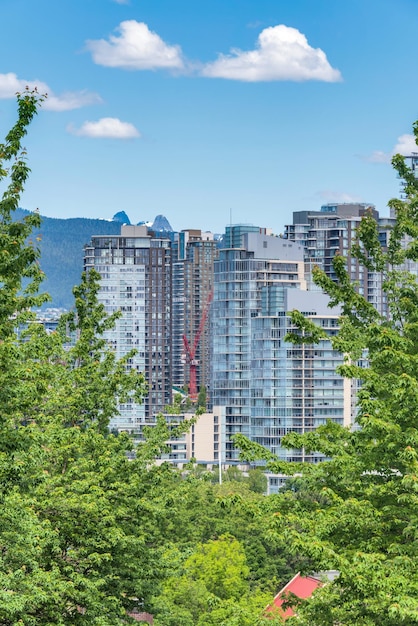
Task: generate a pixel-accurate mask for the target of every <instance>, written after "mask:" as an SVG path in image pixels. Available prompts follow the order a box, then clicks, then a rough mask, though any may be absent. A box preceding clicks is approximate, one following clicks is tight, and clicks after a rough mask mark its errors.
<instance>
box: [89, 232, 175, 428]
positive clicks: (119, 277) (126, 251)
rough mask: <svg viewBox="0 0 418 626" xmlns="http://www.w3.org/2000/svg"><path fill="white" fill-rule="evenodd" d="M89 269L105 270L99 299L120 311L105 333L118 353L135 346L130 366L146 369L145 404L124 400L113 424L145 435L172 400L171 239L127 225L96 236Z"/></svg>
mask: <svg viewBox="0 0 418 626" xmlns="http://www.w3.org/2000/svg"><path fill="white" fill-rule="evenodd" d="M84 265H85V269H86V271H88V270H89V269H90V268H93V267H94V268H95V269H96V270H97V271H98V272H99V274H100V276H101V282H100V291H99V294H98V300H99V302H101V303H102V304H103V305H104V307H105V310H106V312H108V313H113V312H114V311H119V310H120V311H121V313H122V316H121V317H120V319H118V320H117V322H116V326H115V328H114V329H113V330H111V331H107V332H106V339H107V340H108V342H109V343H110V345H111V346H112V347H113V349H114V350H115V353H116V355H117V356H118V357H122V356H125V355H126V354H127V353H128V352H129V351H130V350H132V349H135V350H136V354H135V356H133V357H132V358H131V359H130V360H129V363H128V367H130V368H135V369H136V370H137V371H138V372H143V373H144V375H145V378H146V380H147V383H148V394H147V395H146V397H145V398H144V402H143V404H136V403H135V402H133V401H128V402H127V403H124V404H120V406H119V411H120V415H119V416H117V417H115V418H114V419H113V420H112V421H111V423H110V428H115V429H118V430H127V431H130V432H133V433H134V434H137V435H140V432H141V427H142V425H143V424H144V423H146V422H152V421H153V418H154V415H155V414H156V413H158V412H159V411H162V410H163V409H164V407H165V406H166V405H167V404H170V402H171V384H172V374H171V334H172V333H171V323H172V316H171V299H172V298H171V289H172V259H171V242H170V240H169V239H167V238H164V237H152V236H150V235H149V234H148V229H147V227H146V226H122V227H121V234H120V235H119V236H110V237H109V236H107V235H106V236H104V235H100V236H93V237H92V238H91V242H90V244H89V245H88V246H86V248H85V258H84Z"/></svg>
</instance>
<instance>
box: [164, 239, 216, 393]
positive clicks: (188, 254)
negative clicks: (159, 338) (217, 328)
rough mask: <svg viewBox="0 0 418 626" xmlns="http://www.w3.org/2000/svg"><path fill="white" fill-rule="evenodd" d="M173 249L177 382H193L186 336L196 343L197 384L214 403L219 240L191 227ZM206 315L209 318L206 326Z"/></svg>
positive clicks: (179, 385)
mask: <svg viewBox="0 0 418 626" xmlns="http://www.w3.org/2000/svg"><path fill="white" fill-rule="evenodd" d="M173 250H174V260H173V311H172V312H173V333H172V357H173V384H174V386H175V387H181V388H184V387H187V386H189V384H190V362H189V357H188V355H187V354H186V351H185V346H184V341H183V336H185V337H186V338H187V341H188V343H189V345H190V346H191V347H193V346H194V344H195V342H196V353H195V354H194V359H193V360H194V361H195V363H196V386H197V389H198V390H199V389H200V388H201V387H202V386H204V387H205V389H206V392H207V399H208V404H209V405H210V403H211V386H212V385H211V362H210V357H211V333H210V324H209V319H208V318H209V313H210V311H209V309H210V301H211V296H212V292H213V268H214V261H215V260H216V259H217V257H218V242H217V241H215V240H214V236H213V234H212V233H210V232H202V231H201V230H197V229H187V230H183V231H181V232H180V233H178V235H177V236H176V242H175V244H174V247H173ZM204 317H206V318H207V320H206V323H205V324H203V325H202V321H204ZM199 330H201V332H200V336H198V335H199Z"/></svg>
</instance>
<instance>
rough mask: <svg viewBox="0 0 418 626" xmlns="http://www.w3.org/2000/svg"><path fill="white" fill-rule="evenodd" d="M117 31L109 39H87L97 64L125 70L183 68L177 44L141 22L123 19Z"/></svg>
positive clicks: (88, 47) (88, 46)
mask: <svg viewBox="0 0 418 626" xmlns="http://www.w3.org/2000/svg"><path fill="white" fill-rule="evenodd" d="M116 31H117V32H119V33H120V34H119V36H116V35H110V37H109V41H106V40H104V39H98V40H89V41H87V42H86V45H87V49H88V50H89V51H90V52H91V54H92V57H93V61H94V62H95V63H97V64H98V65H105V66H107V67H121V68H123V69H127V70H155V69H163V68H165V69H177V70H179V69H183V68H184V61H183V57H182V52H181V48H180V46H170V45H168V44H166V43H165V42H164V41H163V40H162V39H161V37H160V36H159V35H157V33H154V32H152V31H151V30H149V28H148V26H147V25H146V24H144V22H137V21H135V20H126V21H125V22H121V23H120V24H119V26H118V28H117V29H116Z"/></svg>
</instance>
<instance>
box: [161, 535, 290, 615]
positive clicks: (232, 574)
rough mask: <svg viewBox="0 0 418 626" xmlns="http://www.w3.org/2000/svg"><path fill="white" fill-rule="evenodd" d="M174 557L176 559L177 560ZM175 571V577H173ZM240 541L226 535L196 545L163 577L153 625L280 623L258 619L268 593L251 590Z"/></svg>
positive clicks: (269, 596) (268, 597) (267, 598)
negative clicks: (169, 575)
mask: <svg viewBox="0 0 418 626" xmlns="http://www.w3.org/2000/svg"><path fill="white" fill-rule="evenodd" d="M178 558H179V556H178ZM179 572H180V574H179ZM249 572H250V570H249V568H248V566H247V564H246V557H245V553H244V550H243V547H242V546H241V544H240V542H239V541H237V540H236V539H235V538H234V537H232V536H229V535H223V536H220V537H219V539H217V540H210V541H208V542H206V543H202V544H198V545H197V546H196V547H195V550H194V551H193V552H192V554H191V555H190V556H188V557H187V558H186V559H185V560H184V562H183V563H182V564H181V565H180V567H179V571H178V572H177V574H176V575H174V576H173V577H172V578H169V579H168V581H167V582H166V584H165V587H164V594H163V595H162V596H160V597H159V598H158V601H157V615H156V619H155V623H156V625H157V626H177V624H182V626H212V625H213V626H215V625H221V624H223V625H224V626H256V625H259V626H261V624H266V625H267V624H270V626H273V625H274V624H276V623H282V622H281V621H278V620H273V619H271V617H270V618H266V617H264V609H265V607H266V605H267V604H268V602H269V601H270V600H271V595H268V594H265V593H262V592H260V591H259V590H252V591H251V592H250V589H249V585H248V582H249V581H248V577H249Z"/></svg>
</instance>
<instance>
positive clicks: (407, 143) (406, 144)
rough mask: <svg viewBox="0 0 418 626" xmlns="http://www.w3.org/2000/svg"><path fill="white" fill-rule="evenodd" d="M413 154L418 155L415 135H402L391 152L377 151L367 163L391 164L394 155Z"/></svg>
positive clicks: (368, 158)
mask: <svg viewBox="0 0 418 626" xmlns="http://www.w3.org/2000/svg"><path fill="white" fill-rule="evenodd" d="M413 152H416V153H418V146H417V144H416V141H415V137H414V135H408V134H407V133H405V134H404V135H400V136H399V137H398V139H397V142H396V144H395V146H394V147H393V150H392V151H391V152H382V151H381V150H375V151H374V152H373V153H372V154H371V155H370V156H369V157H367V159H366V160H367V161H369V162H371V163H390V162H391V159H392V157H393V155H394V154H402V156H409V155H410V154H412V153H413Z"/></svg>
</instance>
